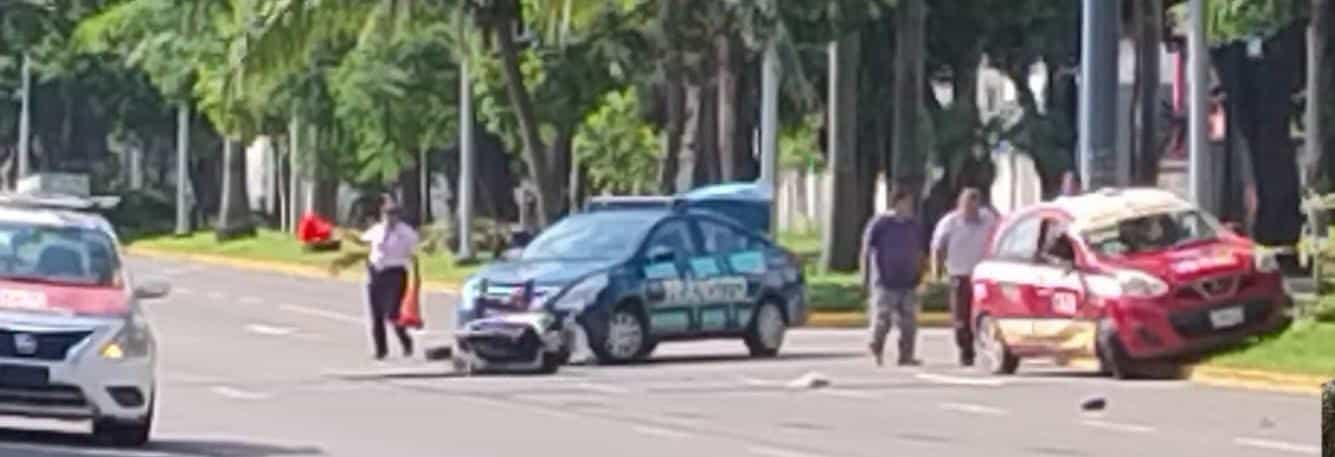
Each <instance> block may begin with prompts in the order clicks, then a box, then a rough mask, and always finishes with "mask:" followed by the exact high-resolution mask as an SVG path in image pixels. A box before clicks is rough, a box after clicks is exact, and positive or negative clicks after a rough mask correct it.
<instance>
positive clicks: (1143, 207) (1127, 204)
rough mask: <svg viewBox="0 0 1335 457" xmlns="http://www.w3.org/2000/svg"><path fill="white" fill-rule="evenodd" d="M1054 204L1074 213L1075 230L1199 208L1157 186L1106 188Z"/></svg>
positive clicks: (1065, 211) (1069, 213)
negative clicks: (1156, 187)
mask: <svg viewBox="0 0 1335 457" xmlns="http://www.w3.org/2000/svg"><path fill="white" fill-rule="evenodd" d="M1051 206H1054V207H1056V208H1057V209H1059V210H1061V211H1062V212H1064V213H1066V214H1067V215H1068V216H1070V217H1071V219H1072V221H1071V226H1072V228H1073V229H1075V230H1085V229H1090V228H1097V227H1104V226H1107V225H1110V224H1114V223H1117V222H1118V221H1122V220H1126V219H1131V218H1135V217H1141V216H1147V215H1150V214H1159V213H1166V212H1177V211H1188V210H1193V209H1196V206H1195V205H1193V204H1191V203H1190V202H1187V201H1186V200H1183V199H1182V198H1180V197H1178V196H1177V195H1176V194H1173V193H1172V192H1169V191H1166V190H1162V189H1154V188H1127V189H1105V190H1100V191H1097V192H1090V193H1086V194H1081V195H1076V196H1070V197H1060V198H1058V199H1056V200H1054V201H1053V202H1052V203H1051Z"/></svg>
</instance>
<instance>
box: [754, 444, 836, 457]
mask: <svg viewBox="0 0 1335 457" xmlns="http://www.w3.org/2000/svg"><path fill="white" fill-rule="evenodd" d="M746 450H747V452H750V453H752V454H755V455H763V456H765V457H823V456H820V455H816V454H808V453H805V452H797V451H789V450H787V449H779V448H773V447H769V446H749V447H747V448H746Z"/></svg>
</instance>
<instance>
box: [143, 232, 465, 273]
mask: <svg viewBox="0 0 1335 457" xmlns="http://www.w3.org/2000/svg"><path fill="white" fill-rule="evenodd" d="M130 246H131V247H143V248H148V249H154V250H160V251H169V252H181V253H190V254H204V255H214V256H221V257H230V258H236V259H244V260H259V261H268V262H281V263H287V264H292V265H300V266H307V267H313V268H326V267H328V266H329V264H330V263H331V262H332V261H333V260H334V259H335V258H337V257H339V256H341V255H343V254H344V253H346V252H348V251H350V250H351V249H355V248H350V247H346V248H345V249H344V250H342V251H333V252H308V251H306V250H304V249H302V246H301V243H299V242H297V241H296V239H295V238H293V237H292V236H291V235H289V234H286V233H283V232H277V231H272V230H261V231H259V233H258V234H257V235H256V236H255V237H253V238H243V239H238V240H233V241H228V242H225V243H219V242H218V241H217V240H216V239H214V236H213V233H212V232H199V233H195V234H193V235H190V236H186V237H176V236H171V235H167V236H158V237H149V238H141V239H139V240H136V241H133V242H131V243H130ZM345 246H346V243H345ZM421 267H422V272H423V273H422V275H423V279H425V280H427V281H441V282H446V283H452V284H458V283H460V282H462V281H463V280H464V279H465V278H467V277H468V275H470V274H472V273H473V272H474V271H477V266H476V265H469V266H459V265H456V264H455V262H454V259H452V258H451V257H450V256H449V254H447V253H436V254H427V255H424V256H422V257H421Z"/></svg>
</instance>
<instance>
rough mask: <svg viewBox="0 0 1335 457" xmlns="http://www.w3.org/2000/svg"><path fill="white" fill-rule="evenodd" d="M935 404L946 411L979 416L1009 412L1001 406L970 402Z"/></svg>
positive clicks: (999, 414)
mask: <svg viewBox="0 0 1335 457" xmlns="http://www.w3.org/2000/svg"><path fill="white" fill-rule="evenodd" d="M937 406H940V407H941V409H944V410H946V411H955V412H957V413H965V414H977V415H980V416H1005V415H1007V414H1010V412H1008V411H1006V410H1004V409H1001V408H994V407H991V406H986V405H975V404H972V403H942V404H940V405H937Z"/></svg>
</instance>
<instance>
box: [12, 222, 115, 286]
mask: <svg viewBox="0 0 1335 457" xmlns="http://www.w3.org/2000/svg"><path fill="white" fill-rule="evenodd" d="M120 268H121V264H120V258H119V257H118V256H117V254H116V246H115V242H114V241H113V240H112V239H111V237H109V236H107V234H105V233H103V232H101V231H99V230H94V229H88V228H81V227H43V226H35V225H28V224H5V223H0V279H8V280H18V281H42V282H51V283H60V284H71V285H80V286H94V287H116V286H117V285H118V284H119V282H118V281H117V279H118V277H119V273H120Z"/></svg>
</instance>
